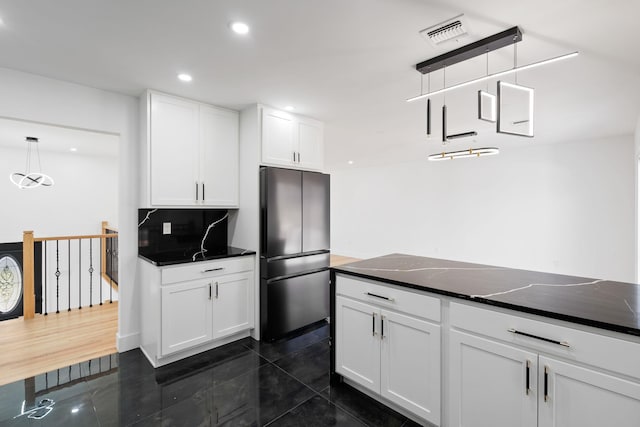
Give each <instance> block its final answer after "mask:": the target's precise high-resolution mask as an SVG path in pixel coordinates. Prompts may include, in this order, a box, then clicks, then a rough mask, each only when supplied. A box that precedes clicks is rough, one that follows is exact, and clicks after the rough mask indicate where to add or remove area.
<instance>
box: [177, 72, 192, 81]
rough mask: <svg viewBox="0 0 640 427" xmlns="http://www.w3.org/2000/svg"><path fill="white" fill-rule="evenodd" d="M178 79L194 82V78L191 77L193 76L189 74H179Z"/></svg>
mask: <svg viewBox="0 0 640 427" xmlns="http://www.w3.org/2000/svg"><path fill="white" fill-rule="evenodd" d="M178 79H180V80H182V81H183V82H190V81H191V80H193V77H191V75H189V74H185V73H182V74H178Z"/></svg>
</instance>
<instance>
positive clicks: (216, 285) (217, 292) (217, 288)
mask: <svg viewBox="0 0 640 427" xmlns="http://www.w3.org/2000/svg"><path fill="white" fill-rule="evenodd" d="M216 299H218V282H216Z"/></svg>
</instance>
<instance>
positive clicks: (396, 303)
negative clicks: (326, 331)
mask: <svg viewBox="0 0 640 427" xmlns="http://www.w3.org/2000/svg"><path fill="white" fill-rule="evenodd" d="M336 293H337V294H340V295H344V296H348V297H351V298H355V299H358V300H360V301H365V302H367V303H374V304H376V305H378V306H380V307H384V308H388V309H392V310H397V311H401V312H404V313H408V314H413V315H415V316H420V317H422V318H425V319H429V320H432V321H435V322H440V299H439V298H434V297H430V296H428V295H425V294H423V293H420V292H413V291H411V290H408V289H405V288H401V287H399V286H395V285H389V284H382V283H380V282H374V281H370V280H367V279H356V278H352V277H349V276H343V275H340V274H338V275H336Z"/></svg>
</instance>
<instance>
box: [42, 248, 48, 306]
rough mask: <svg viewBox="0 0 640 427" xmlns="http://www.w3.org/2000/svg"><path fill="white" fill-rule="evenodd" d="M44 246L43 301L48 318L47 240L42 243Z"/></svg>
mask: <svg viewBox="0 0 640 427" xmlns="http://www.w3.org/2000/svg"><path fill="white" fill-rule="evenodd" d="M42 243H43V244H44V292H43V294H44V295H43V298H42V299H43V300H44V310H43V311H44V315H45V316H46V315H47V314H48V313H47V276H48V274H47V243H49V242H47V241H46V240H45V241H44V242H42Z"/></svg>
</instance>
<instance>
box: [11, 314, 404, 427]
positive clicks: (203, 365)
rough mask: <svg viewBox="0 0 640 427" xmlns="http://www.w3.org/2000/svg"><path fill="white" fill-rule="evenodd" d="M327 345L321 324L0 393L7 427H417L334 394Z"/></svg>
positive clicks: (89, 365) (373, 405) (356, 396)
mask: <svg viewBox="0 0 640 427" xmlns="http://www.w3.org/2000/svg"><path fill="white" fill-rule="evenodd" d="M328 336H329V327H328V325H326V324H319V325H316V327H315V328H312V329H311V330H306V331H305V332H304V333H302V334H300V335H298V336H295V337H290V338H288V339H284V340H280V341H276V342H272V343H265V342H258V341H255V340H253V339H251V338H245V339H242V340H239V341H236V342H234V343H231V344H228V345H225V346H222V347H219V348H216V349H214V350H210V351H207V352H204V353H201V354H198V355H196V356H193V357H190V358H188V359H185V360H182V361H180V362H176V363H172V364H171V365H168V366H164V367H162V368H159V369H153V368H152V367H151V365H150V364H149V363H148V362H147V360H146V359H145V357H144V356H143V354H142V353H141V352H140V351H139V350H132V351H129V352H126V353H121V354H114V355H111V356H107V357H104V358H100V359H95V360H92V361H90V362H84V363H81V364H78V365H73V366H70V367H67V368H63V369H59V370H57V371H53V372H49V373H47V374H43V375H38V376H37V377H34V378H27V379H25V380H22V381H17V382H14V383H11V384H7V385H5V386H2V387H0V427H5V426H47V427H48V426H64V427H74V426H82V427H85V426H99V427H104V426H114V427H115V426H133V425H135V426H189V427H191V426H273V427H283V426H303V425H304V426H360V427H361V426H398V427H403V426H406V427H409V426H415V425H417V424H416V423H414V422H412V421H411V420H408V419H407V418H406V417H404V416H403V415H400V414H398V413H397V412H395V411H393V410H391V409H389V408H387V407H385V406H384V405H381V404H380V403H378V402H376V401H375V400H373V399H371V398H369V397H368V396H365V395H364V394H362V393H360V392H358V391H356V390H355V389H353V388H351V387H349V386H346V385H339V386H335V387H334V386H330V385H329V357H330V356H329V354H330V353H329V340H328ZM46 398H50V399H52V400H53V401H55V404H54V405H52V406H51V410H50V411H49V412H48V413H47V414H46V415H45V417H43V418H42V419H40V420H38V419H34V418H29V415H36V416H39V415H41V414H43V413H44V412H47V411H48V410H47V408H46V407H42V408H40V409H38V410H36V411H34V412H29V410H31V409H33V408H34V407H35V406H37V405H38V403H39V402H40V401H42V400H43V399H46ZM23 406H24V409H23ZM43 406H46V405H43ZM22 411H24V414H23V415H21V416H18V415H19V414H20V413H21V412H22Z"/></svg>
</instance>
